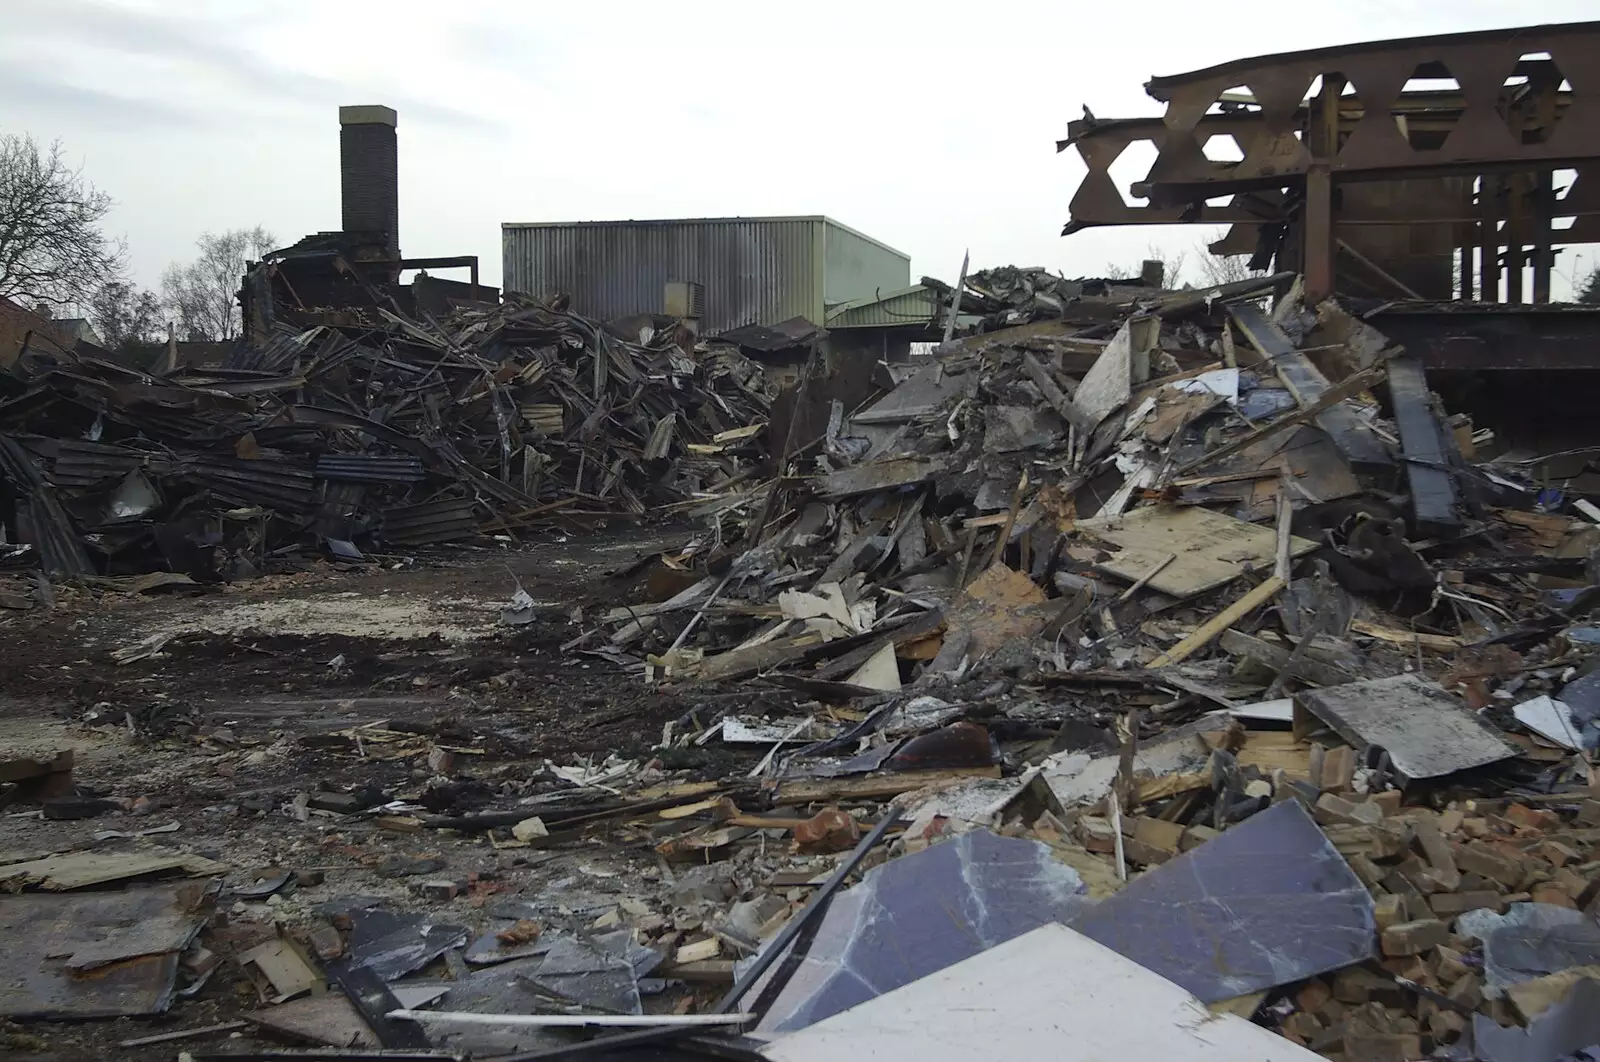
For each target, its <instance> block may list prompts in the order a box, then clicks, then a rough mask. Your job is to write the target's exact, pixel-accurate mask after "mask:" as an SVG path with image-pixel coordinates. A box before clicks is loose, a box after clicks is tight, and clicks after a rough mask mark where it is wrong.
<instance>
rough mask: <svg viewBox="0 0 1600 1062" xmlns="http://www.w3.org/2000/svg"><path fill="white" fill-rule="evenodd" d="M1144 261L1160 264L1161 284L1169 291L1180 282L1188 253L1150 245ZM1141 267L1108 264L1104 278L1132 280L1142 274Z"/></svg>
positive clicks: (1146, 250)
mask: <svg viewBox="0 0 1600 1062" xmlns="http://www.w3.org/2000/svg"><path fill="white" fill-rule="evenodd" d="M1144 261H1145V262H1160V263H1161V277H1162V280H1161V283H1162V285H1163V286H1164V287H1166V288H1168V289H1169V290H1170V289H1175V288H1177V287H1178V285H1179V283H1180V282H1181V281H1182V279H1183V271H1184V268H1185V266H1186V265H1187V263H1188V261H1189V252H1188V251H1170V250H1168V249H1167V248H1165V247H1158V246H1157V245H1155V244H1153V243H1152V244H1150V245H1149V246H1148V247H1146V248H1145V250H1144ZM1143 265H1144V263H1143V262H1141V263H1139V266H1138V267H1129V266H1124V265H1118V264H1117V263H1115V262H1108V263H1106V270H1105V277H1106V279H1107V280H1132V279H1134V278H1136V277H1139V276H1142V275H1143V274H1144V269H1143V268H1142V267H1143Z"/></svg>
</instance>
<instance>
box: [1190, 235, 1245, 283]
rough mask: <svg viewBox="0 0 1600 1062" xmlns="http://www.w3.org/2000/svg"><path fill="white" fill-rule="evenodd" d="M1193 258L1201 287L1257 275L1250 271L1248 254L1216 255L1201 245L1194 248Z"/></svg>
mask: <svg viewBox="0 0 1600 1062" xmlns="http://www.w3.org/2000/svg"><path fill="white" fill-rule="evenodd" d="M1195 259H1196V260H1195V265H1196V268H1197V269H1198V270H1199V272H1200V285H1201V287H1206V288H1215V287H1220V286H1221V285H1223V284H1233V283H1236V282H1238V281H1241V280H1249V279H1250V278H1251V277H1252V276H1256V275H1257V274H1255V273H1252V272H1251V271H1250V258H1249V256H1248V255H1242V254H1231V255H1227V256H1223V255H1216V254H1212V253H1211V252H1210V251H1209V250H1207V249H1206V248H1205V247H1204V246H1203V245H1202V246H1200V247H1197V248H1195Z"/></svg>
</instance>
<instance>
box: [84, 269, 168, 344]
mask: <svg viewBox="0 0 1600 1062" xmlns="http://www.w3.org/2000/svg"><path fill="white" fill-rule="evenodd" d="M84 310H85V312H86V313H87V315H88V317H89V323H90V324H92V325H94V330H95V332H96V334H98V335H99V336H100V338H101V340H102V341H103V342H104V343H105V345H106V349H107V350H112V351H115V352H117V353H119V354H127V355H130V356H134V357H135V358H138V359H140V360H143V358H144V356H145V355H146V354H147V353H148V352H149V351H150V349H151V348H152V347H154V346H155V345H156V344H158V343H160V341H161V340H162V338H163V336H164V333H165V332H166V323H167V322H166V317H165V315H163V314H162V312H161V300H160V299H158V298H156V296H155V293H154V292H151V291H144V290H141V289H139V288H138V287H136V286H134V284H133V283H132V282H130V281H127V280H124V279H121V278H119V279H116V280H108V281H106V282H105V283H104V284H102V285H100V287H99V289H98V290H97V291H95V292H94V294H92V295H90V296H89V298H88V300H87V302H86V303H85V304H84Z"/></svg>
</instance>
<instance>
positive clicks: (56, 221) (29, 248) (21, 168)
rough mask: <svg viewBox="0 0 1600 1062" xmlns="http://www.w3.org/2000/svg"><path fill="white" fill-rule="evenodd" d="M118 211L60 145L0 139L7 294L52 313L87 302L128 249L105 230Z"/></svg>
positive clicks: (0, 284)
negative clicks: (104, 225) (104, 223)
mask: <svg viewBox="0 0 1600 1062" xmlns="http://www.w3.org/2000/svg"><path fill="white" fill-rule="evenodd" d="M111 207H112V200H111V197H110V196H108V195H106V194H105V193H104V192H101V191H99V190H98V189H96V188H95V187H94V186H93V185H92V184H90V183H89V182H88V181H86V180H85V179H84V177H83V173H82V171H81V170H76V169H73V168H72V167H71V166H70V165H68V164H67V161H66V159H65V158H64V156H63V153H62V148H61V145H60V143H53V144H51V145H50V146H49V148H48V149H44V148H41V147H40V146H39V144H38V142H37V141H35V140H34V139H33V137H31V136H27V135H17V134H12V135H8V136H0V296H5V297H6V298H10V299H27V300H28V301H29V302H31V303H35V304H38V303H44V304H45V305H47V306H49V307H50V308H51V309H52V310H55V309H57V308H60V307H62V306H68V305H74V304H81V303H84V302H86V301H87V300H88V298H89V296H90V295H91V293H93V292H94V291H95V290H96V289H97V288H99V287H100V285H101V284H102V283H103V282H104V281H105V280H106V278H107V277H111V276H115V275H116V274H117V273H118V272H119V270H120V269H121V266H122V259H123V248H122V245H121V244H120V243H116V242H114V241H111V240H108V239H107V238H106V236H105V233H103V232H102V231H101V229H100V223H101V222H102V221H104V220H105V216H106V214H107V213H109V212H110V210H111Z"/></svg>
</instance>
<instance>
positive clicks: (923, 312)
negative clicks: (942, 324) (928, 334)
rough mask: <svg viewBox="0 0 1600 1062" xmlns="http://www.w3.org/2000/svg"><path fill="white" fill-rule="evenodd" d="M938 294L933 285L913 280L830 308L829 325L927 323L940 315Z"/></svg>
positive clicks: (891, 326)
mask: <svg viewBox="0 0 1600 1062" xmlns="http://www.w3.org/2000/svg"><path fill="white" fill-rule="evenodd" d="M938 301H939V297H938V295H937V294H936V293H935V292H934V291H933V290H932V289H930V288H925V287H923V286H922V285H921V284H913V285H912V286H911V287H909V288H901V289H900V290H898V291H886V292H884V293H883V294H882V295H881V296H877V297H868V298H865V299H857V300H855V301H854V302H847V303H844V304H843V305H840V306H833V307H830V308H829V309H828V328H829V329H830V330H831V329H837V328H904V327H908V326H916V325H928V324H930V323H932V322H933V321H935V320H937V319H938V316H939V307H938Z"/></svg>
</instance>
